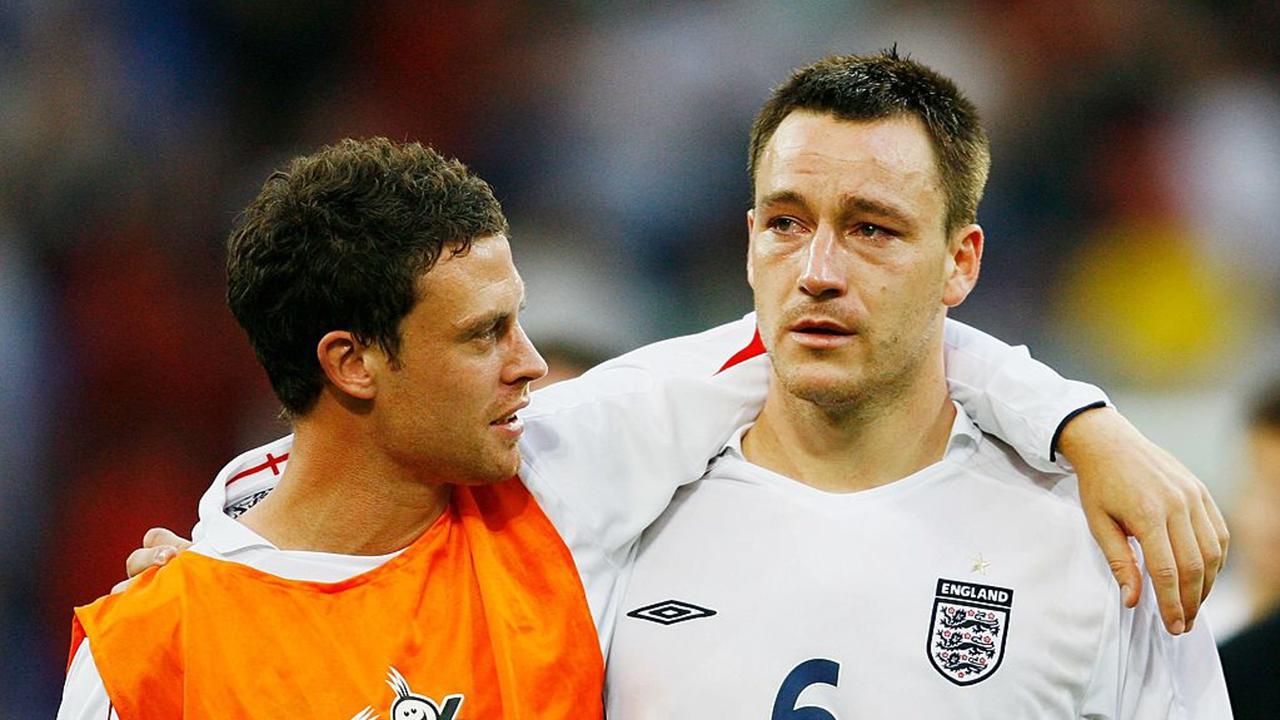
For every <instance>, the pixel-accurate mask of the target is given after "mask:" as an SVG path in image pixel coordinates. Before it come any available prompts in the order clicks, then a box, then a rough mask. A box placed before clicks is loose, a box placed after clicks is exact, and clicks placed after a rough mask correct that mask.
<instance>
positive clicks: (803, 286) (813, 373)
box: [747, 111, 972, 411]
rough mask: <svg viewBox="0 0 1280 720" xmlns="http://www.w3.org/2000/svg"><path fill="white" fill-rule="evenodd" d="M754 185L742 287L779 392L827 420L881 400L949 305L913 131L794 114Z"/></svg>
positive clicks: (940, 199) (924, 138)
mask: <svg viewBox="0 0 1280 720" xmlns="http://www.w3.org/2000/svg"><path fill="white" fill-rule="evenodd" d="M755 181H756V197H755V207H754V208H753V210H752V211H751V213H749V214H748V218H747V222H748V228H749V230H750V236H751V247H750V253H749V256H748V265H747V268H748V278H749V279H750V282H751V287H752V289H753V290H754V291H755V306H756V313H757V315H758V321H759V325H760V333H761V338H762V339H763V340H764V343H765V347H767V348H768V350H769V352H770V356H771V357H772V360H773V365H774V371H775V374H776V377H777V380H778V382H779V383H780V384H781V385H782V388H783V389H784V390H785V391H786V392H788V393H790V394H792V395H794V396H796V397H799V398H801V399H804V400H808V401H810V402H812V403H815V404H817V405H819V406H820V407H824V408H827V409H830V410H833V411H834V410H839V409H841V408H846V407H852V406H856V405H859V404H861V403H866V402H870V401H873V400H875V399H877V398H881V399H884V398H887V399H891V398H892V397H893V396H895V394H896V391H897V390H899V389H900V388H902V387H903V386H904V385H905V384H906V383H909V382H910V378H912V377H913V373H915V371H916V370H918V369H919V368H920V367H921V365H922V361H923V360H924V359H925V358H926V357H927V356H928V354H929V353H930V352H935V351H936V349H937V348H939V347H940V346H939V345H938V342H940V337H941V332H942V319H943V315H944V307H945V305H944V299H945V300H947V304H955V302H951V300H952V298H950V297H945V298H944V295H945V294H947V281H948V278H949V277H951V276H952V274H953V270H954V261H953V260H952V259H951V258H952V252H951V250H950V249H949V245H950V244H949V242H948V238H947V236H946V231H945V227H944V220H943V218H944V210H945V196H944V194H943V191H942V188H941V185H940V183H939V176H938V171H937V169H936V162H935V158H934V153H933V148H932V147H931V145H930V142H929V136H928V134H927V132H926V130H925V128H924V126H923V124H922V123H920V121H919V120H917V119H915V118H906V117H904V118H892V119H886V120H875V121H867V122H851V121H844V120H838V119H836V118H834V117H832V116H830V115H826V114H818V113H813V112H806V111H797V112H794V113H792V114H791V115H788V116H787V118H786V119H784V120H783V121H782V123H781V124H780V125H779V126H778V129H777V131H776V132H775V133H774V135H773V137H772V138H771V139H770V140H769V143H768V144H767V145H766V146H765V149H764V151H763V152H762V154H761V157H760V161H759V163H758V164H757V170H756V178H755ZM971 227H972V226H971ZM956 302H958V301H956Z"/></svg>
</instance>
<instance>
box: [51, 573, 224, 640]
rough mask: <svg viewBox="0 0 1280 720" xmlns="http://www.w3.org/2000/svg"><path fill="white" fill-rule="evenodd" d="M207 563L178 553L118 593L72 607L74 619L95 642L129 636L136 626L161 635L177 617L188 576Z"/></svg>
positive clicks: (181, 606) (185, 592)
mask: <svg viewBox="0 0 1280 720" xmlns="http://www.w3.org/2000/svg"><path fill="white" fill-rule="evenodd" d="M205 562H207V558H205V557H203V556H202V555H200V554H198V553H194V552H190V551H188V552H184V553H180V554H179V555H178V556H177V557H176V558H174V559H173V560H171V561H169V563H168V564H167V565H165V566H164V567H161V568H151V569H148V570H147V571H145V572H143V573H142V574H140V575H138V576H137V577H136V578H134V580H133V582H132V583H130V584H129V587H128V588H126V589H125V590H124V591H122V592H118V593H113V594H111V595H106V596H103V597H101V598H98V599H97V600H96V601H94V602H92V603H90V604H88V605H84V606H81V607H78V608H76V609H75V616H76V620H77V621H78V622H79V623H80V624H81V625H82V626H83V627H84V630H85V633H86V635H87V636H88V637H90V638H94V640H95V644H103V643H104V642H105V641H106V639H110V638H115V637H121V638H124V639H126V641H127V638H129V637H133V636H134V633H136V632H137V631H139V630H140V629H145V630H146V631H147V632H148V633H152V632H157V633H161V634H163V633H164V632H165V630H163V629H162V628H173V627H175V626H176V625H178V623H179V622H180V620H181V616H182V608H183V604H184V602H185V596H186V595H187V588H188V587H189V585H190V580H191V576H192V574H193V571H194V572H198V568H199V567H200V566H201V565H203V564H204V563H205Z"/></svg>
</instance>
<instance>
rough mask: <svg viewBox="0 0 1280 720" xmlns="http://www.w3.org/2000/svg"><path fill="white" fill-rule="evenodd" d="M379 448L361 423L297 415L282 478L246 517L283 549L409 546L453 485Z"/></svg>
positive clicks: (359, 551)
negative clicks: (361, 430)
mask: <svg viewBox="0 0 1280 720" xmlns="http://www.w3.org/2000/svg"><path fill="white" fill-rule="evenodd" d="M353 431H354V432H353ZM376 448H377V445H376V443H374V442H372V441H369V439H367V438H361V437H360V436H359V429H357V428H353V427H350V426H346V425H339V426H336V427H335V426H334V425H332V424H331V425H328V426H326V425H325V424H324V423H320V422H314V421H311V420H303V421H300V422H298V424H297V426H296V427H295V428H294V440H293V448H292V449H291V450H290V451H289V464H288V465H287V466H286V467H285V472H284V475H283V476H282V477H281V478H280V483H279V484H278V485H277V486H276V488H275V490H273V491H272V492H271V493H270V494H269V495H267V497H265V498H263V500H262V501H261V502H259V503H258V504H257V505H255V506H254V507H253V508H252V509H251V510H249V511H248V512H247V513H245V514H244V515H242V516H241V517H240V522H242V523H244V524H245V525H246V526H247V527H248V528H249V529H251V530H253V531H254V532H256V533H258V534H259V535H261V536H262V537H264V538H266V539H267V540H268V541H269V542H271V544H272V545H275V546H276V547H278V548H280V549H281V550H311V551H316V552H327V553H339V554H343V555H385V554H387V553H391V552H395V551H397V550H400V549H402V548H404V547H407V546H408V545H410V544H411V543H412V542H413V541H414V540H416V539H417V538H418V537H419V536H420V535H422V533H424V532H426V530H427V528H428V527H430V526H431V524H432V523H434V522H435V520H436V519H437V518H438V517H440V515H441V513H443V512H444V510H445V508H446V507H447V506H448V504H449V494H450V487H451V486H450V485H447V484H442V483H431V482H428V481H425V480H424V479H423V478H422V477H421V475H420V474H414V473H413V472H412V471H410V470H408V469H406V468H404V467H402V466H400V465H398V464H397V463H395V462H394V461H393V460H392V459H391V458H388V457H386V455H385V454H381V453H379V452H378V451H377V450H376Z"/></svg>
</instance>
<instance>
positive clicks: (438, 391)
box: [374, 236, 547, 484]
mask: <svg viewBox="0 0 1280 720" xmlns="http://www.w3.org/2000/svg"><path fill="white" fill-rule="evenodd" d="M418 289H419V298H420V299H419V301H418V304H417V305H415V306H414V308H413V310H412V311H411V312H410V313H409V314H408V315H407V316H406V317H405V318H404V320H403V321H402V322H401V325H400V332H401V346H400V353H399V356H398V361H399V362H398V363H397V364H396V365H395V366H394V367H392V368H387V369H384V373H383V377H382V378H381V379H380V381H379V387H378V395H377V398H376V400H375V403H374V412H375V413H377V416H378V417H377V422H378V426H379V434H380V438H381V441H382V442H383V443H384V449H385V450H386V451H387V452H388V453H389V454H390V455H391V456H392V457H395V458H396V459H397V460H398V461H400V462H402V463H403V464H404V465H405V466H406V467H410V468H413V469H415V470H416V471H417V472H423V471H425V472H426V473H428V474H430V475H431V476H432V477H433V478H436V479H438V480H440V481H442V482H452V483H460V484H480V483H488V482H496V481H500V480H505V479H506V478H509V477H511V476H512V475H514V474H515V473H516V471H517V470H518V469H519V463H520V453H519V450H518V449H517V447H516V443H517V441H518V440H519V438H520V434H521V432H522V431H523V427H522V423H521V421H520V420H519V418H518V417H517V415H516V414H517V413H518V411H519V410H520V409H521V408H523V407H524V405H525V404H527V403H528V398H529V383H530V382H531V381H533V380H536V379H538V378H540V377H542V376H543V375H545V374H546V372H547V366H546V363H544V362H543V361H542V357H541V356H539V355H538V352H537V350H535V349H534V347H533V344H532V343H530V342H529V338H528V337H527V336H526V335H525V334H524V329H523V328H521V327H520V323H519V320H518V314H519V311H520V306H521V304H522V303H523V301H524V284H523V283H522V282H521V280H520V276H519V275H518V274H517V273H516V268H515V265H514V264H512V261H511V248H510V246H509V245H508V244H507V240H506V238H503V237H500V236H499V237H490V238H484V239H480V240H477V241H476V242H475V243H474V244H473V245H472V246H471V250H470V251H469V252H468V253H467V254H465V255H458V256H452V257H451V256H450V255H449V253H448V252H446V253H445V254H444V256H443V257H442V258H441V260H440V261H439V262H438V263H437V264H436V266H435V267H434V268H432V269H431V270H430V271H428V272H427V273H426V274H425V275H424V276H423V277H421V278H420V279H419V281H418Z"/></svg>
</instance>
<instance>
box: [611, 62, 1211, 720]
mask: <svg viewBox="0 0 1280 720" xmlns="http://www.w3.org/2000/svg"><path fill="white" fill-rule="evenodd" d="M988 158H989V155H988V151H987V141H986V137H985V135H984V133H983V131H982V127H981V125H980V123H979V121H978V116H977V112H976V111H975V109H974V108H973V106H972V105H971V104H970V103H969V102H968V101H967V100H966V99H965V98H964V96H963V95H962V94H961V93H960V92H959V90H958V89H957V88H956V87H955V85H954V84H953V83H952V82H951V81H949V80H947V79H946V78H943V77H941V76H940V75H938V74H937V73H935V72H933V71H932V70H930V69H929V68H926V67H924V66H923V65H920V64H919V63H916V62H914V61H912V60H909V59H906V58H903V57H900V56H898V55H897V54H896V53H895V52H889V53H884V54H881V55H875V56H868V57H862V56H846V57H833V58H828V59H826V60H823V61H821V62H818V63H815V64H813V65H810V66H808V67H805V68H802V69H800V70H799V71H797V72H796V73H795V75H794V76H793V77H792V78H791V79H790V80H789V81H788V82H787V83H784V84H783V85H781V86H780V87H778V88H777V89H776V90H775V91H774V93H773V95H772V97H771V98H770V99H769V101H768V102H767V103H766V104H765V106H764V109H763V110H762V111H761V113H760V115H759V117H758V118H757V120H756V123H755V126H754V128H753V130H752V137H751V144H750V168H751V171H752V182H753V187H754V206H753V208H752V209H751V210H750V211H749V212H748V214H747V227H748V232H749V236H750V248H749V251H748V261H747V275H748V278H749V281H750V283H751V287H752V289H753V290H754V293H755V307H756V313H757V321H758V324H759V332H760V334H759V338H760V340H761V346H762V347H759V348H758V351H760V352H765V351H767V353H768V355H769V357H770V359H771V360H772V369H773V371H772V375H771V377H770V383H769V390H768V395H767V396H766V399H765V403H764V407H763V409H762V410H761V411H760V414H759V416H758V417H757V418H756V419H755V421H754V423H748V424H744V426H743V427H741V428H739V430H738V431H737V432H736V433H735V435H734V436H733V437H732V438H731V439H730V441H729V442H728V443H727V444H726V445H725V447H724V448H723V451H722V452H721V454H720V455H719V456H717V458H716V459H715V460H714V461H713V462H712V464H711V466H710V467H709V469H708V470H707V472H706V474H705V475H704V476H703V478H702V479H701V480H699V481H698V482H696V483H693V484H691V485H688V486H686V487H684V488H682V489H681V490H680V491H679V492H678V493H677V494H676V497H675V499H674V500H673V502H672V504H671V505H670V507H669V508H668V509H667V510H666V512H665V513H664V514H663V516H662V517H661V518H660V519H659V520H658V521H657V522H656V523H655V524H654V525H653V526H652V527H651V528H649V529H648V530H647V531H646V532H645V535H644V537H643V538H642V540H641V544H640V550H639V554H638V556H637V559H636V561H635V563H634V565H633V569H632V574H631V578H630V580H629V582H628V586H627V591H626V596H625V599H624V601H623V610H624V611H627V612H626V614H625V616H623V617H622V618H620V620H619V623H618V627H617V629H616V631H615V637H614V643H613V646H612V648H611V650H610V654H609V657H608V665H607V667H608V680H607V687H608V714H609V717H611V718H615V719H617V720H628V718H646V717H772V718H774V719H775V720H781V719H782V718H801V717H803V718H809V719H811V720H824V719H825V720H832V719H833V718H889V717H893V718H902V717H946V718H996V717H999V718H1006V717H1008V718H1014V717H1017V718H1078V717H1089V718H1115V719H1117V720H1119V719H1124V720H1132V719H1133V718H1222V717H1229V716H1230V709H1229V708H1228V707H1227V699H1226V692H1225V688H1224V686H1223V681H1222V675H1221V669H1220V667H1219V665H1218V658H1217V655H1216V654H1215V652H1214V647H1213V639H1212V637H1211V636H1210V635H1209V633H1208V630H1207V628H1205V626H1204V625H1203V623H1201V624H1199V625H1196V626H1195V627H1194V628H1193V629H1191V630H1190V632H1188V633H1187V634H1186V635H1184V636H1182V637H1178V638H1173V637H1170V636H1168V635H1166V634H1165V633H1164V632H1163V631H1162V630H1161V623H1160V614H1159V608H1158V607H1157V606H1156V603H1155V597H1154V595H1153V593H1152V588H1151V585H1150V584H1149V583H1148V584H1144V585H1143V587H1144V588H1145V590H1144V591H1143V594H1142V599H1141V600H1140V601H1139V602H1138V603H1137V607H1136V609H1133V610H1127V609H1125V608H1124V607H1123V599H1122V597H1121V594H1120V593H1119V592H1118V591H1117V589H1116V587H1115V586H1114V585H1113V584H1112V582H1111V579H1110V577H1109V575H1110V570H1109V567H1108V562H1107V558H1106V557H1104V555H1103V554H1102V553H1101V552H1099V550H1098V548H1097V547H1095V546H1094V544H1093V542H1092V541H1091V540H1090V537H1089V531H1088V528H1087V527H1086V522H1085V518H1084V517H1083V516H1082V515H1081V514H1080V512H1079V509H1078V507H1077V505H1076V502H1075V499H1074V498H1075V493H1076V488H1075V479H1074V477H1071V476H1069V475H1056V476H1055V475H1049V474H1046V473H1043V472H1041V471H1039V470H1036V469H1035V468H1033V467H1031V466H1029V465H1028V464H1027V463H1026V462H1024V461H1023V460H1022V459H1020V458H1019V457H1018V456H1017V455H1016V454H1015V453H1013V452H1011V451H1010V449H1009V448H1008V447H1007V446H1005V445H1004V444H1002V443H1001V442H999V440H998V439H996V438H995V437H993V436H991V435H989V434H987V433H985V432H984V431H983V430H982V429H980V428H986V427H990V426H989V425H987V424H985V423H983V422H982V421H981V420H979V421H978V422H977V423H976V424H975V422H974V421H973V420H972V419H971V418H970V417H969V416H967V415H966V414H965V412H964V411H963V410H959V411H958V410H957V408H956V406H955V404H954V402H953V401H952V399H951V398H950V397H949V396H948V388H947V380H946V377H945V373H944V357H945V351H946V350H947V349H948V348H947V345H948V344H949V340H947V339H946V337H945V335H944V332H943V327H944V319H945V316H946V311H947V308H950V307H954V306H956V305H959V304H960V303H961V302H962V301H963V300H964V299H965V297H966V296H967V295H968V293H969V292H970V290H971V289H972V288H973V286H974V284H975V282H976V281H977V278H978V270H979V266H980V263H981V258H982V251H983V244H984V234H983V231H982V228H981V227H979V226H978V225H976V224H974V221H975V218H976V211H977V205H978V200H979V198H980V197H981V194H982V186H983V183H984V181H985V179H986V175H987V168H988V165H989V159H988ZM948 362H949V359H948ZM1092 412H1105V411H1089V412H1088V413H1086V415H1087V414H1089V413H1092ZM1165 551H1166V552H1167V548H1166V549H1165ZM1158 552H1160V551H1158V550H1157V551H1155V552H1153V551H1152V550H1151V549H1148V559H1149V560H1151V559H1152V558H1154V557H1155V556H1156V554H1157V553H1158ZM1110 554H1111V556H1112V558H1113V559H1114V558H1115V557H1116V554H1115V553H1110ZM1167 559H1168V558H1164V557H1161V558H1160V560H1161V561H1162V562H1163V561H1165V560H1167ZM1176 584H1177V579H1176V575H1175V577H1174V578H1173V585H1175V586H1176ZM1135 589H1136V588H1135ZM1196 591H1199V588H1198V587H1197V588H1196Z"/></svg>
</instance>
